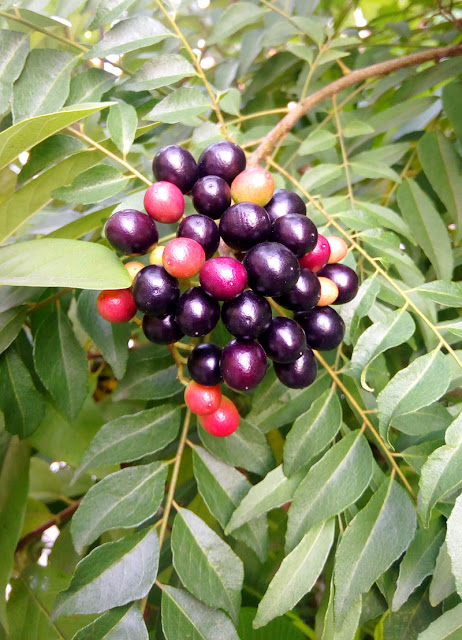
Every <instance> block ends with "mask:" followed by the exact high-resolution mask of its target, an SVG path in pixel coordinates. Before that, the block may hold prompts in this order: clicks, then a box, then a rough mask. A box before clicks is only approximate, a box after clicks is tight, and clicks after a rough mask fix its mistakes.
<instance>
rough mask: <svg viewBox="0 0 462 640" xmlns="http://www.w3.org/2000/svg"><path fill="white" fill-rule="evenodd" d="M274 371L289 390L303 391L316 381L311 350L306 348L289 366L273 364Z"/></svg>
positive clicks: (315, 368)
mask: <svg viewBox="0 0 462 640" xmlns="http://www.w3.org/2000/svg"><path fill="white" fill-rule="evenodd" d="M274 370H275V372H276V375H277V377H278V378H279V380H280V381H281V382H282V384H284V385H285V386H286V387H289V388H290V389H304V388H305V387H309V386H310V384H312V383H313V382H314V381H315V379H316V374H317V371H318V368H317V365H316V360H315V357H314V354H313V352H312V350H311V349H310V348H309V347H308V348H307V349H306V351H305V352H304V354H303V355H302V356H300V358H298V360H295V362H291V363H290V364H279V363H278V362H275V363H274Z"/></svg>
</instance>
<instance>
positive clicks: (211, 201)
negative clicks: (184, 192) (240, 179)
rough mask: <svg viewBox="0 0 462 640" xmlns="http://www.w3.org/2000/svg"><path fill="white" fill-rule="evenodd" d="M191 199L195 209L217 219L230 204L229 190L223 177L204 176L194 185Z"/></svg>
mask: <svg viewBox="0 0 462 640" xmlns="http://www.w3.org/2000/svg"><path fill="white" fill-rule="evenodd" d="M192 199H193V205H194V208H195V209H196V211H198V212H199V213H202V215H204V216H208V217H209V218H213V219H214V220H217V219H218V218H221V216H222V215H223V213H224V212H225V211H226V209H227V208H228V207H229V206H230V204H231V190H230V188H229V184H228V183H227V182H226V180H223V178H220V177H219V176H204V177H203V178H200V179H199V180H198V181H197V182H196V184H195V185H194V187H193V190H192Z"/></svg>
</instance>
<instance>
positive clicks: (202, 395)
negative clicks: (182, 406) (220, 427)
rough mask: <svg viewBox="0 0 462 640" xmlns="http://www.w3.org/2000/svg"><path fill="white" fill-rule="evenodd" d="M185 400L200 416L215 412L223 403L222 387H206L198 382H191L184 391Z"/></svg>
mask: <svg viewBox="0 0 462 640" xmlns="http://www.w3.org/2000/svg"><path fill="white" fill-rule="evenodd" d="M184 401H185V402H186V405H187V407H188V408H189V409H191V411H192V412H193V413H195V414H196V415H198V416H206V415H210V414H211V413H215V411H216V410H217V409H218V407H219V406H220V404H221V389H220V387H219V386H218V385H217V386H215V387H204V386H203V385H201V384H197V382H191V383H190V384H189V385H188V386H187V387H186V391H185V392H184Z"/></svg>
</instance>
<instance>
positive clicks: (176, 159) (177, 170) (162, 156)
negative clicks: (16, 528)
mask: <svg viewBox="0 0 462 640" xmlns="http://www.w3.org/2000/svg"><path fill="white" fill-rule="evenodd" d="M152 170H153V172H154V175H155V176H156V180H165V181H166V182H172V183H173V184H174V185H176V186H177V187H178V189H180V191H182V192H183V193H189V192H190V191H191V189H192V188H193V186H194V183H195V182H196V180H197V178H198V177H199V171H198V168H197V164H196V161H195V160H194V158H193V157H192V155H191V154H190V153H189V151H187V150H186V149H183V147H180V146H179V145H177V144H170V145H168V146H167V147H163V149H161V150H160V151H159V152H158V153H157V154H156V155H155V157H154V160H153V161H152Z"/></svg>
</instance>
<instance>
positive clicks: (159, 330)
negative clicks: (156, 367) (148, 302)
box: [143, 314, 183, 344]
mask: <svg viewBox="0 0 462 640" xmlns="http://www.w3.org/2000/svg"><path fill="white" fill-rule="evenodd" d="M143 332H144V335H145V336H146V338H147V339H148V340H150V341H151V342H156V343H158V344H171V343H172V342H177V341H178V340H181V338H182V337H183V333H182V331H181V330H180V327H179V326H178V325H177V323H176V321H175V316H174V315H173V314H169V315H166V316H162V317H160V318H153V317H152V316H144V318H143Z"/></svg>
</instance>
